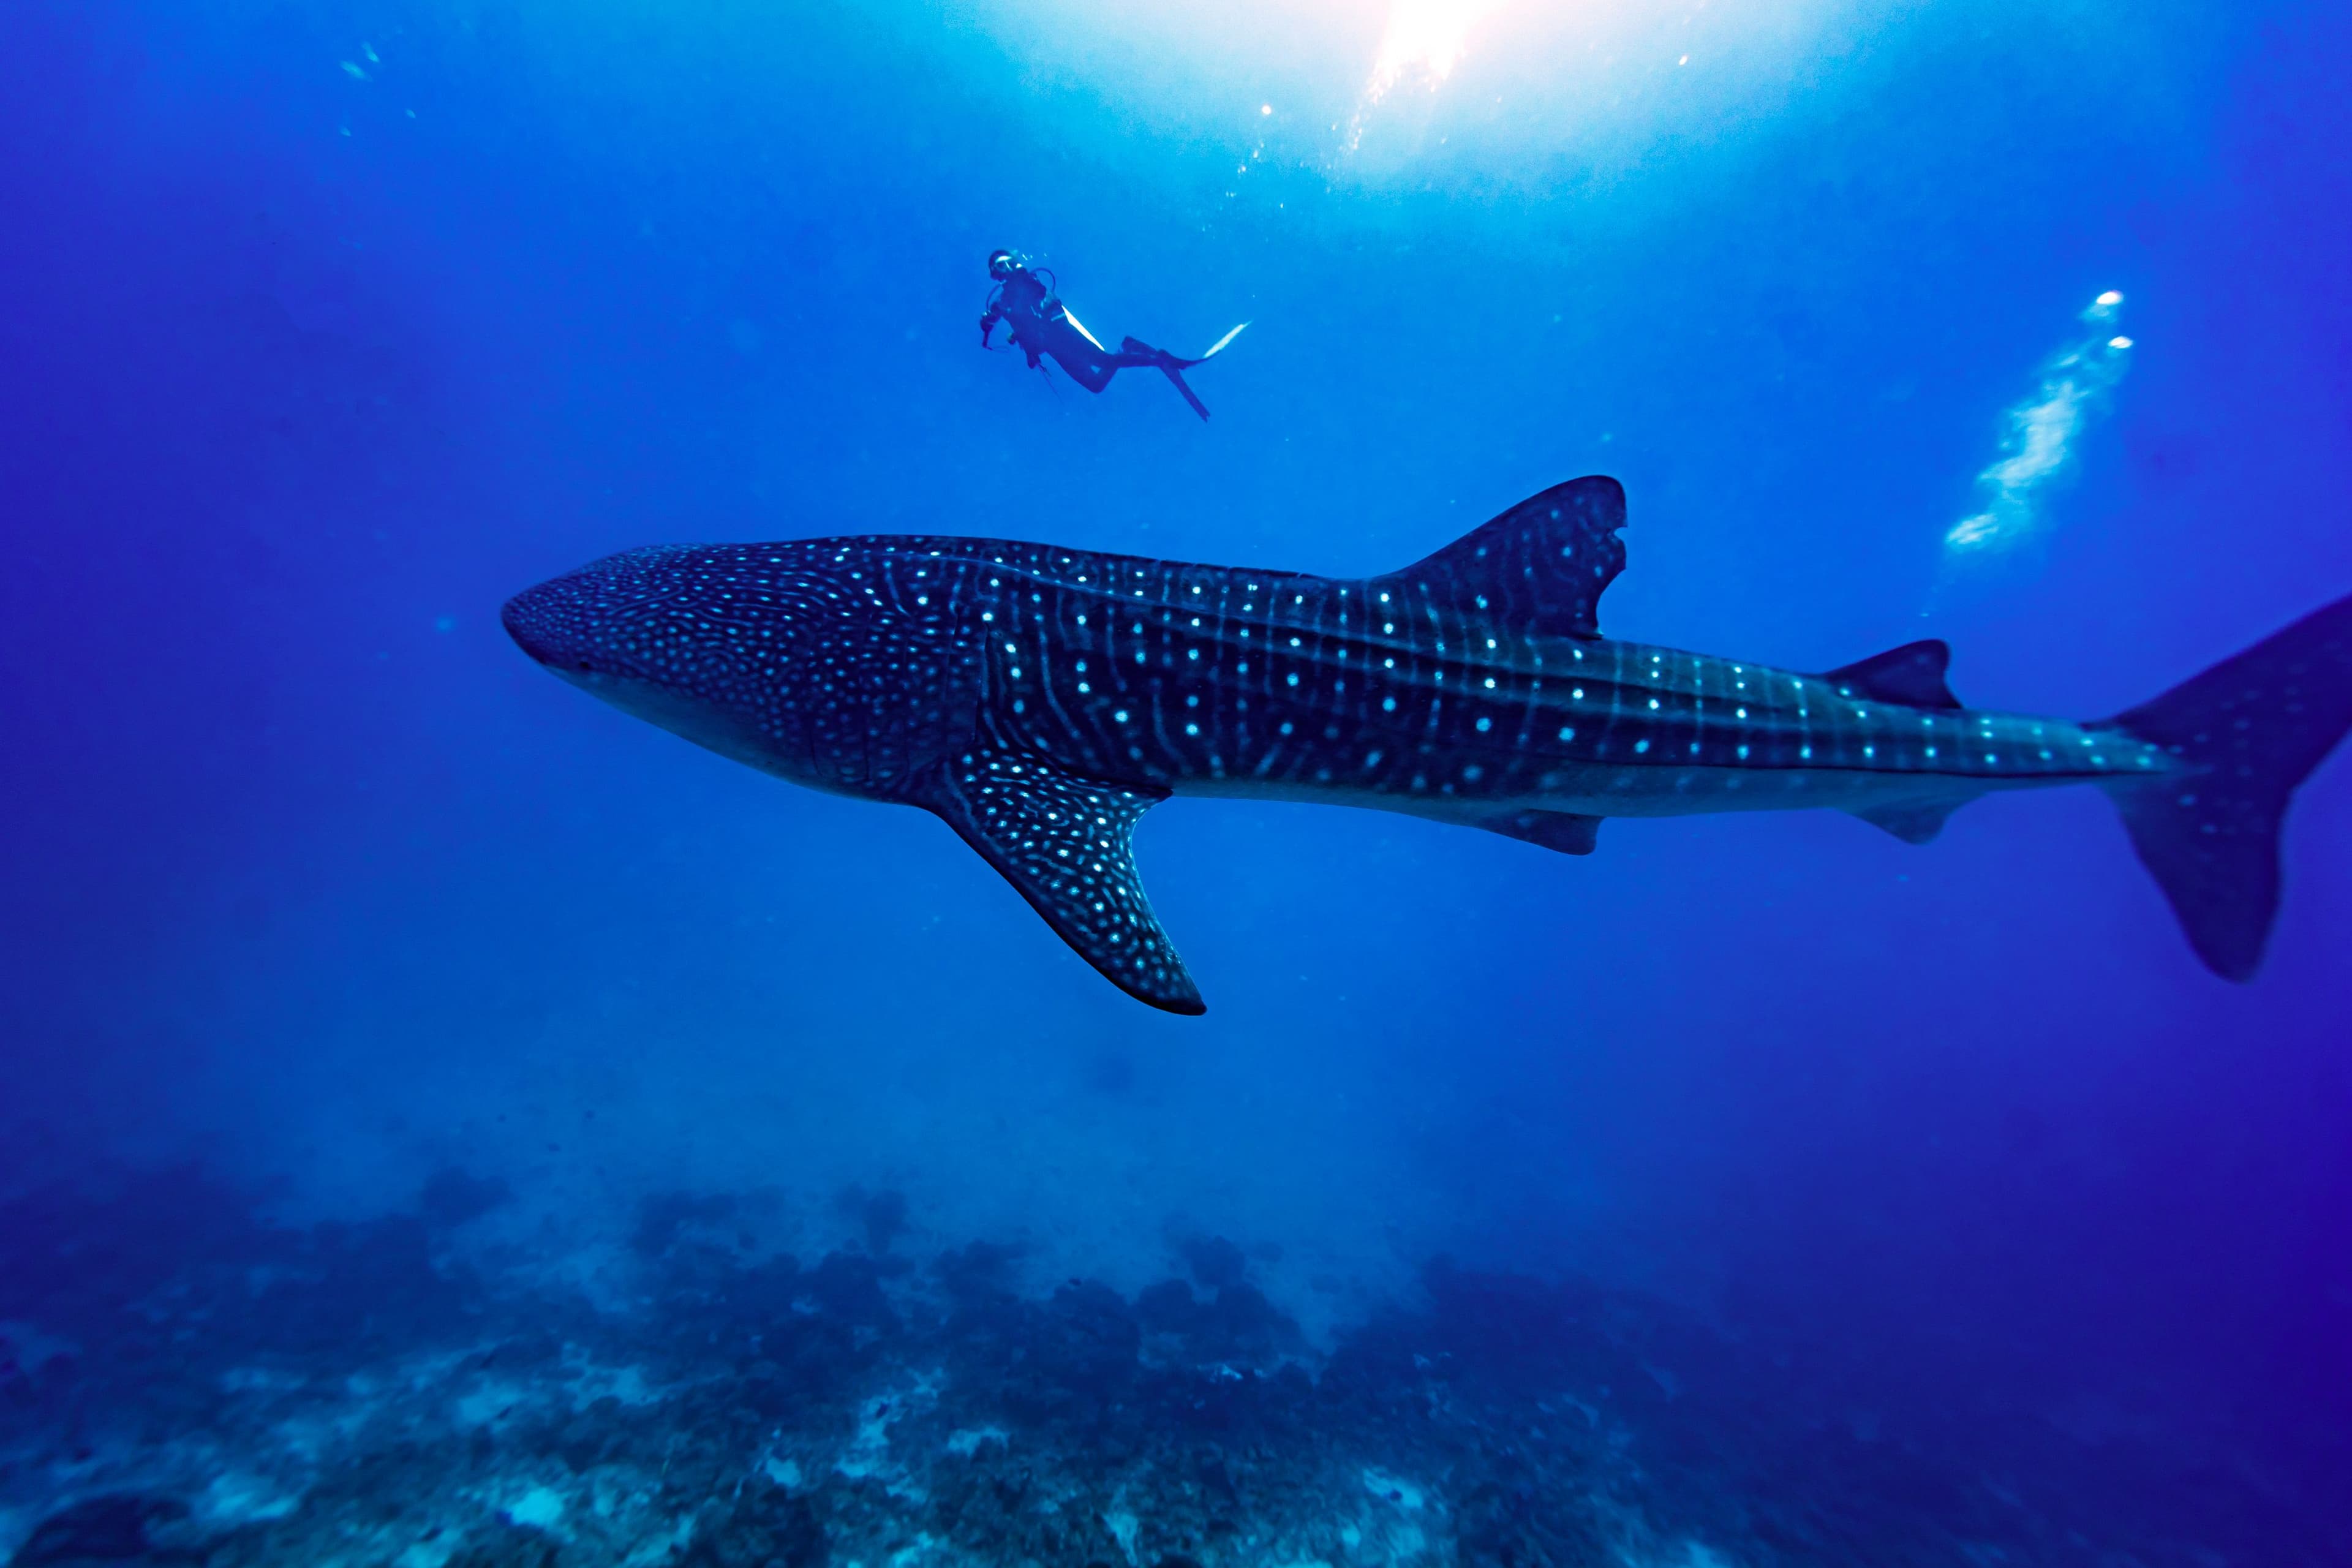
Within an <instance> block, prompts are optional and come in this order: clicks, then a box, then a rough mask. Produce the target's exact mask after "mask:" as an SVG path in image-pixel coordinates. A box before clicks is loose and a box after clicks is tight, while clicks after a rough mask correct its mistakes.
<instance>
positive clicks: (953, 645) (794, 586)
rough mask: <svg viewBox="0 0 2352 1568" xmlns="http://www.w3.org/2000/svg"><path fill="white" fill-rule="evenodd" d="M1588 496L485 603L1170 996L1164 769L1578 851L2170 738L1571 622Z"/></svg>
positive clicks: (1181, 783)
mask: <svg viewBox="0 0 2352 1568" xmlns="http://www.w3.org/2000/svg"><path fill="white" fill-rule="evenodd" d="M1622 522H1623V495H1622V490H1620V489H1618V487H1617V485H1616V483H1615V481H1614V480H1611V479H1580V480H1573V481H1570V483H1568V484H1566V485H1560V486H1555V487H1554V488H1553V489H1549V490H1547V491H1544V492H1543V493H1541V494H1540V495H1538V496H1535V497H1532V498H1530V499H1529V500H1528V501H1526V502H1523V503H1521V505H1519V506H1518V507H1516V508H1513V509H1512V510H1510V511H1507V512H1506V513H1504V514H1503V515H1502V516H1500V517H1498V518H1496V519H1495V520H1494V521H1492V522H1489V523H1487V524H1486V526H1485V527H1483V528H1481V529H1479V530H1477V531H1475V532H1473V533H1472V534H1470V535H1468V536H1466V537H1465V539H1463V540H1461V541H1458V542H1456V543H1455V544H1454V545H1452V546H1449V547H1448V548H1447V549H1446V550H1444V551H1441V552H1438V553H1437V554H1436V555H1433V556H1432V557H1430V558H1429V559H1428V560H1426V561H1423V562H1421V563H1417V564H1416V565H1414V566H1412V567H1408V568H1406V569H1405V570H1404V571H1402V572H1400V573H1396V574H1390V575H1387V576H1382V577H1375V578H1370V579H1353V580H1348V579H1334V578H1323V577H1314V576H1307V575H1304V574H1295V573H1286V572H1258V571H1245V570H1240V569H1235V568H1231V567H1220V566H1206V565H1193V564H1187V563H1177V562H1167V561H1158V560H1151V559H1148V558H1143V557H1137V556H1124V555H1110V554H1101V553H1095V552H1084V551H1076V550H1066V549H1059V548H1056V547H1054V546H1051V545H1043V544H1034V543H1021V542H1011V541H1002V540H983V539H962V538H948V537H929V536H897V537H887V536H877V537H859V538H843V539H820V540H804V541H796V542H784V543H772V544H736V545H713V546H700V547H684V546H666V547H659V548H656V549H651V550H641V551H636V552H630V553H628V554H624V555H618V556H614V557H612V558H610V559H608V560H606V561H603V562H599V563H595V564H593V565H591V566H589V567H586V568H584V569H583V570H582V571H581V572H578V573H575V574H572V575H570V576H567V577H562V578H558V579H555V580H554V581H552V582H550V583H547V584H541V585H540V586H539V587H536V588H533V589H530V590H529V591H527V592H525V593H524V594H521V595H518V596H517V597H516V598H515V599H514V600H513V601H511V602H510V603H509V605H508V606H507V608H506V616H505V618H506V623H507V626H508V627H509V631H510V632H511V633H512V634H513V635H514V637H515V638H516V640H517V641H518V642H519V643H520V644H521V646H522V647H524V648H525V650H526V651H528V652H530V654H531V655H532V656H533V657H534V658H538V659H539V660H540V661H541V663H543V664H544V665H546V666H547V667H548V668H551V669H552V670H554V671H555V672H556V673H558V674H560V675H562V676H564V677H566V678H567V679H572V680H574V681H576V682H578V683H579V684H582V685H583V686H586V687H588V688H589V689H592V690H593V691H595V692H596V693H597V694H598V695H600V696H602V697H604V698H605V699H607V700H611V701H613V702H614V703H615V704H616V705H618V706H620V707H622V708H624V709H625V710H630V711H633V712H635V713H637V714H639V715H640V716H642V717H645V718H646V719H649V720H651V721H654V722H656V723H659V724H662V725H663V726H665V727H666V728H668V729H671V730H673V731H677V732H678V733H680V734H683V735H685V736H687V737H688V739H691V740H694V741H696V742H699V743H701V744H703V745H706V746H709V747H710V748H711V749H713V750H715V751H718V752H722V753H724V754H726V755H728V756H731V757H734V758H737V759H739V760H740V761H742V762H745V763H750V764H751V765H753V766H756V767H760V768H762V769H764V770H766V771H768V772H770V773H775V774H778V775H779V776H782V777H784V778H788V779H791V780H793V781H794V782H796V783H801V784H810V785H813V786H814V787H817V788H820V789H827V790H832V791H835V792H836V793H841V794H846V795H859V796H863V797H866V798H872V799H878V800H887V801H895V802H900V803H903V804H908V805H920V806H923V807H926V808H928V809H929V810H931V811H933V812H935V813H937V814H938V815H939V816H941V817H942V818H944V819H945V820H946V821H947V822H948V823H949V824H950V826H953V827H954V828H955V829H956V831H957V832H958V833H959V834H961V836H962V837H964V838H965V839H966V841H967V842H969V843H971V845H972V847H974V848H976V849H977V850H979V851H980V853H981V854H982V856H984V857H985V858H987V859H988V860H989V861H990V863H991V864H992V865H994V866H995V867H996V868H997V869H998V870H999V871H1000V872H1002V873H1003V875H1004V876H1005V877H1006V878H1007V879H1008V880H1010V881H1011V882H1012V883H1013V886H1014V887H1015V888H1016V889H1019V890H1020V892H1021V893H1022V895H1023V896H1024V898H1026V899H1028V900H1029V901H1030V902H1031V903H1032V904H1033V905H1034V907H1035V908H1036V909H1037V910H1038V911H1039V912H1040V913H1041V914H1042V915H1044V916H1045V919H1046V921H1048V922H1049V923H1051V924H1052V925H1053V927H1054V929H1055V931H1057V932H1059V933H1060V934H1061V935H1062V936H1063V938H1064V939H1065V940H1066V941H1067V942H1069V943H1070V945H1071V946H1072V947H1073V948H1074V949H1076V951H1077V952H1079V953H1080V954H1082V955H1083V956H1085V957H1086V958H1087V961H1088V962H1090V963H1093V964H1095V965H1096V967H1097V969H1099V970H1101V971H1102V972H1103V973H1104V974H1105V975H1107V976H1108V978H1110V979H1111V980H1112V981H1113V982H1114V983H1116V984H1118V985H1120V986H1121V987H1122V988H1123V989H1125V990H1127V991H1128V992H1129V993H1130V994H1133V995H1135V996H1138V997H1139V998H1140V999H1142V1000H1144V1001H1147V1002H1150V1003H1151V1004H1152V1005H1156V1006H1160V1007H1164V1008H1167V1009H1169V1010H1171V1011H1175V1012H1184V1013H1194V1012H1199V1011H1201V1010H1202V1004H1201V1000H1200V994H1199V992H1198V990H1197V988H1196V987H1195V986H1194V984H1193V982H1192V978H1191V976H1190V975H1189V974H1188V973H1186V971H1185V969H1184V966H1183V963H1182V961H1181V959H1180V958H1179V957H1178V956H1177V954H1176V952H1175V949H1174V948H1173V946H1172V945H1171V943H1170V942H1169V940H1168V938H1167V936H1166V933H1165V932H1164V931H1162V930H1161V929H1160V924H1159V922H1158V921H1157V920H1156V919H1155V918H1154V917H1153V915H1152V913H1151V910H1150V901H1149V900H1148V899H1147V898H1146V897H1145V895H1144V892H1143V889H1142V885H1141V883H1140V881H1139V879H1138V877H1137V875H1136V871H1135V866H1134V859H1133V852H1132V844H1131V839H1132V834H1133V829H1134V826H1135V824H1136V823H1137V821H1139V819H1140V818H1141V816H1142V815H1143V813H1144V812H1145V811H1147V810H1149V809H1150V806H1151V805H1155V804H1157V803H1158V802H1159V801H1160V800H1163V799H1166V798H1167V797H1168V796H1170V795H1250V796H1260V797H1266V798H1276V799H1290V800H1318V801H1326V802H1331V803H1336V804H1344V805H1361V806H1370V807H1376V808H1380V809H1385V810H1391V811H1400V812H1405V813H1409V814H1412V815H1415V816H1427V817H1433V818H1436V819H1439V820H1444V821H1449V822H1456V823H1461V824H1465V825H1468V826H1479V827H1484V828H1486V829H1489V830H1491V831H1494V832H1498V833H1503V834H1507V835H1508V836H1510V837H1517V838H1522V839H1526V840H1528V841H1530V842H1534V843H1538V844H1542V845H1545V846H1547V847H1552V848H1555V849H1559V850H1562V851H1564V852H1568V853H1575V854H1580V853H1585V852H1588V851H1590V850H1591V848H1592V847H1593V842H1594V830H1595V829H1596V828H1597V826H1598V821H1599V819H1600V818H1601V817H1605V816H1677V815H1685V814H1691V813H1699V812H1721V811H1744V810H1774V809H1790V808H1801V807H1818V806H1830V807H1837V808H1841V809H1843V810H1847V811H1850V812H1853V813H1854V814H1856V815H1857V816H1863V817H1864V818H1865V819H1866V820H1869V821H1871V822H1874V823H1875V824H1877V825H1878V826H1882V827H1885V829H1886V830H1887V831H1889V832H1893V833H1895V834H1897V835H1898V836H1900V837H1906V838H1910V839H1913V840H1915V841H1916V840H1922V839H1925V838H1927V837H1932V836H1933V834H1934V832H1935V830H1936V828H1937V826H1940V824H1941V821H1942V819H1943V817H1944V816H1945V815H1946V814H1948V812H1949V811H1950V810H1952V809H1953V808H1955V807H1956V806H1957V805H1960V804H1962V803H1964V802H1965V801H1967V800H1969V799H1972V798H1974V797H1975V796H1976V795H1981V794H1983V793H1986V792H1987V791H1990V790H1996V789H2017V788H2031V787H2036V786H2042V785H2051V784H2075V783H2095V784H2106V785H2108V786H2110V787H2111V788H2122V789H2126V790H2131V789H2137V788H2138V787H2140V786H2143V785H2150V784H2155V783H2156V782H2157V781H2160V780H2164V779H2167V778H2168V777H2170V776H2171V775H2173V774H2176V773H2182V772H2183V771H2192V772H2193V771H2196V769H2197V768H2198V767H2199V766H2200V763H2198V762H2197V760H2196V759H2195V758H2194V757H2193V756H2192V755H2190V752H2192V751H2193V749H2194V748H2193V747H2185V746H2183V745H2180V744H2178V743H2176V744H2169V745H2168V744H2167V743H2165V742H2164V741H2163V739H2162V738H2161V737H2160V736H2156V735H2154V734H2152V733H2149V732H2144V731H2134V730H2131V729H2126V728H2125V727H2123V726H2122V725H2120V724H2118V723H2114V722H2110V723H2105V724H2079V723H2074V722H2070V721H2063V720H2056V719H2047V718H2035V717H2030V716H2024V715H2016V714H2006V713H1990V712H1978V711H1973V710H1965V709H1962V708H1960V707H1958V704H1957V703H1956V702H1955V701H1953V700H1952V699H1951V697H1950V694H1949V693H1948V691H1947V690H1946V689H1944V686H1943V679H1942V671H1943V666H1944V661H1945V657H1946V656H1945V650H1944V648H1943V646H1942V645H1941V644H1940V643H1920V644H1913V645H1910V646H1909V647H1906V648H1900V649H1895V650H1892V651H1891V652H1890V653H1888V654H1885V655H1882V656H1879V657H1878V658H1874V659H1870V660H1865V661H1863V662H1862V663H1861V664H1858V665H1853V666H1849V667H1847V668H1844V669H1842V670H1837V671H1832V672H1830V673H1828V674H1824V675H1807V674H1800V673H1795V672H1791V671H1787V670H1780V669H1774V668H1768V667H1766V666H1762V665H1758V664H1754V663H1749V662H1746V661H1740V660H1732V659H1725V658H1716V657H1714V656H1711V655H1706V654H1696V653H1688V652H1683V651H1680V650H1676V649H1671V648H1664V647H1648V646H1644V645H1641V644H1635V643H1625V642H1616V641H1611V640H1608V639H1605V638H1602V637H1600V635H1599V627H1598V624H1597V607H1598V604H1599V600H1600V596H1601V593H1602V591H1603V590H1605V589H1606V587H1607V586H1608V584H1609V582H1610V581H1611V580H1612V578H1613V577H1614V576H1615V575H1616V574H1617V572H1618V571H1619V570H1620V569H1621V568H1622V563H1623V546H1622V542H1621V541H1620V540H1619V538H1618V536H1617V531H1618V529H1619V528H1620V527H1622ZM2347 603H2352V601H2347ZM2325 613H2326V612H2323V614H2325ZM2347 646H2352V645H2347ZM2345 659H2346V669H2347V671H2352V653H2347V654H2346V655H2345ZM2347 687H2352V679H2347ZM2339 731H2340V726H2339ZM2330 743H2332V742H2330ZM2289 787H2292V786H2291V784H2290V786H2289ZM2281 799H2282V804H2283V799H2284V796H2283V795H2282V797H2281ZM2127 816H2128V814H2127ZM2258 946H2259V943H2257V947H2258Z"/></svg>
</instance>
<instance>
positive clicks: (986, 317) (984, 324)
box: [980, 305, 1004, 348]
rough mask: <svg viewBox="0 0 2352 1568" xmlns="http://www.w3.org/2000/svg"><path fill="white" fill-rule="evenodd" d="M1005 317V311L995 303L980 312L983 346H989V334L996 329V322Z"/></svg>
mask: <svg viewBox="0 0 2352 1568" xmlns="http://www.w3.org/2000/svg"><path fill="white" fill-rule="evenodd" d="M1003 319H1004V311H1003V310H1002V309H1001V308H999V307H997V306H995V305H991V306H989V308H988V309H987V310H982V312H981V313H980V346H981V347H982V348H986V347H987V346H988V334H989V333H991V332H992V331H995V330H996V323H997V322H998V321H1003Z"/></svg>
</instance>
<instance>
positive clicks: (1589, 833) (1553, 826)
mask: <svg viewBox="0 0 2352 1568" xmlns="http://www.w3.org/2000/svg"><path fill="white" fill-rule="evenodd" d="M1604 820H1606V819H1605V818H1603V817H1598V816H1580V815H1579V814H1577V813H1575V812H1572V811H1507V812H1504V813H1503V814H1502V815H1500V816H1482V817H1480V818H1479V819H1478V824H1477V825H1478V826H1480V827H1483V828H1485V829H1486V831H1487V832H1489V833H1499V834H1501V835H1502V836H1503V837H1506V838H1516V839H1518V840H1519V841H1520V842H1522V843H1525V844H1540V845H1542V846H1543V847H1545V848H1547V849H1557V850H1559V852H1560V853H1561V854H1563V855H1590V854H1591V853H1592V851H1593V850H1594V849H1595V848H1597V847H1599V846H1600V842H1601V823H1602V822H1603V821H1604Z"/></svg>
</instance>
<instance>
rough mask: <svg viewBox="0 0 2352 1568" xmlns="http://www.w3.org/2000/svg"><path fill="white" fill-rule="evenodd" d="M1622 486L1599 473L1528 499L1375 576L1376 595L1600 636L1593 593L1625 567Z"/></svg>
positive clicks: (1520, 625)
mask: <svg viewBox="0 0 2352 1568" xmlns="http://www.w3.org/2000/svg"><path fill="white" fill-rule="evenodd" d="M1624 526H1625V488H1624V487H1623V486H1622V485H1621V484H1619V483H1618V482H1617V481H1616V480H1615V479H1608V478H1605V477H1602V476H1600V475H1594V476H1592V477H1590V478H1587V479H1570V480H1569V481H1568V482H1567V483H1566V484H1564V485H1554V486H1552V488H1551V489H1548V490H1544V491H1542V492H1541V493H1539V494H1537V495H1532V496H1529V497H1528V499H1527V500H1523V501H1521V502H1520V503H1519V504H1518V505H1517V506H1515V507H1513V508H1512V509H1511V510H1508V511H1507V512H1505V513H1503V514H1502V515H1501V516H1500V517H1496V518H1494V519H1492V520H1490V521H1486V522H1483V523H1481V524H1479V525H1478V526H1477V527H1476V528H1475V529H1473V530H1471V531H1469V532H1468V533H1465V534H1464V535H1463V536H1462V537H1461V538H1459V539H1457V540H1455V541H1454V542H1453V543H1451V544H1449V545H1447V546H1446V547H1445V548H1444V549H1443V550H1441V551H1439V552H1437V553H1436V554H1434V555H1432V556H1428V557H1426V558H1425V559H1423V560H1420V561H1416V562H1414V563H1412V565H1410V566H1408V567H1406V568H1405V569H1404V570H1403V571H1402V572H1391V573H1390V574H1388V575H1387V576H1385V577H1375V578H1373V579H1372V580H1371V582H1370V584H1369V586H1370V588H1371V589H1372V590H1373V591H1374V592H1375V593H1387V594H1391V595H1394V594H1402V595H1406V597H1407V600H1408V602H1412V601H1413V600H1421V601H1424V602H1433V603H1436V604H1439V605H1447V606H1454V607H1459V608H1461V609H1464V610H1477V611H1480V612H1483V613H1484V614H1486V615H1487V616H1492V617H1493V619H1494V622H1495V624H1496V625H1497V626H1509V627H1511V628H1512V629H1513V630H1515V631H1531V632H1545V633H1549V634H1550V635H1552V636H1554V637H1588V638H1589V637H1599V636H1600V635H1601V593H1602V592H1603V590H1605V589H1606V588H1607V587H1608V586H1609V584H1611V583H1612V582H1614V581H1615V580H1616V577H1617V574H1618V573H1620V572H1622V571H1623V570H1624V569H1625V542H1624V541H1623V540H1622V539H1620V538H1618V537H1617V531H1618V530H1619V529H1621V528H1622V527H1624Z"/></svg>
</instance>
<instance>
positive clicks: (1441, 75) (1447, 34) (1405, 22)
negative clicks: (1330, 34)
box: [1364, 0, 1500, 103]
mask: <svg viewBox="0 0 2352 1568" xmlns="http://www.w3.org/2000/svg"><path fill="white" fill-rule="evenodd" d="M1499 6H1500V0H1389V20H1388V27H1387V29H1386V31H1384V32H1383V33H1382V34H1381V52H1380V57H1379V58H1377V59H1376V60H1374V61H1373V62H1372V74H1371V78H1370V80H1368V81H1366V82H1365V84H1364V101H1365V102H1367V103H1377V102H1379V101H1380V100H1381V98H1383V97H1385V96H1386V95H1387V94H1388V92H1389V90H1390V89H1391V88H1394V87H1395V86H1396V85H1397V84H1398V83H1399V82H1401V81H1418V82H1422V83H1425V84H1427V85H1428V86H1431V87H1435V86H1436V85H1437V84H1438V83H1440V82H1442V81H1444V79H1446V78H1447V77H1449V76H1451V75H1453V74H1454V67H1455V66H1456V65H1458V64H1460V63H1461V60H1462V56H1463V54H1464V52H1465V50H1466V49H1467V48H1468V47H1469V44H1470V33H1471V29H1472V28H1473V27H1475V26H1477V24H1478V23H1479V22H1480V21H1482V20H1484V19H1485V18H1486V16H1489V15H1491V14H1492V13H1493V12H1495V11H1496V10H1497V9H1498V8H1499Z"/></svg>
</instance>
